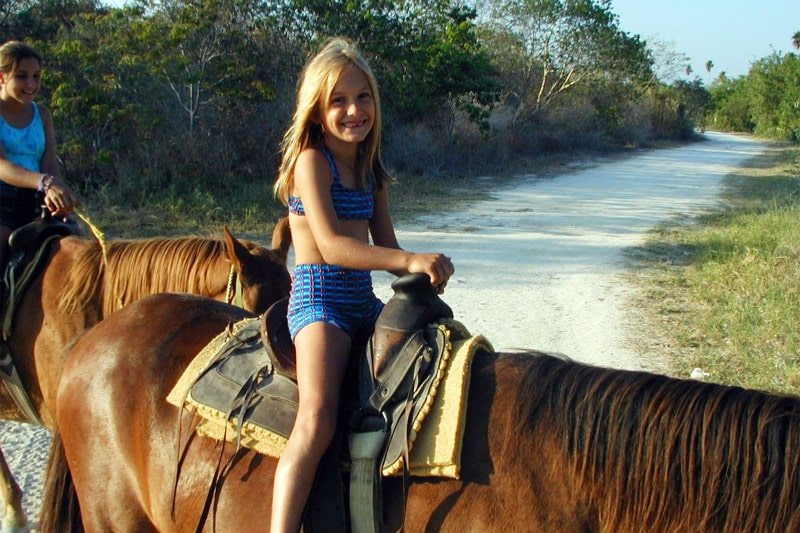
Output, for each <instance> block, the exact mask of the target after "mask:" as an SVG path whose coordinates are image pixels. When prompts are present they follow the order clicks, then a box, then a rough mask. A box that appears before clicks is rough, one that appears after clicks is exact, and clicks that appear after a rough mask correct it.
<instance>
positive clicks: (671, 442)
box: [517, 356, 800, 531]
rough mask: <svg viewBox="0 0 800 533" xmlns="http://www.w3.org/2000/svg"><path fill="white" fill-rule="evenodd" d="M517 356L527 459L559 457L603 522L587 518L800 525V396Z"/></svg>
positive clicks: (660, 526) (762, 527)
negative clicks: (521, 371) (522, 369)
mask: <svg viewBox="0 0 800 533" xmlns="http://www.w3.org/2000/svg"><path fill="white" fill-rule="evenodd" d="M520 364H521V365H523V366H526V367H527V369H526V371H525V375H524V378H523V379H522V381H521V385H520V389H519V391H520V394H519V398H520V399H522V401H521V402H520V408H518V410H517V413H518V414H519V419H520V424H521V428H518V429H521V433H522V435H523V436H522V437H521V445H520V446H519V447H518V448H519V449H526V450H528V454H527V457H526V456H525V455H524V452H523V455H521V456H520V460H521V461H522V462H523V463H525V464H527V465H529V466H528V468H529V469H535V468H538V469H541V470H544V469H546V468H547V464H557V465H559V467H558V468H559V469H560V470H561V472H560V477H555V478H554V479H556V480H561V482H563V483H565V484H567V485H569V487H566V488H568V489H569V490H571V491H572V492H573V494H574V495H575V496H574V497H575V500H576V501H575V502H573V505H574V506H576V508H577V509H578V512H583V513H584V514H585V515H586V516H587V517H595V518H594V520H595V521H596V522H600V523H593V524H592V523H590V524H588V526H589V529H596V530H605V531H633V530H637V529H639V528H640V526H641V524H648V529H649V530H653V531H681V530H686V531H689V530H700V531H704V530H713V531H766V530H776V531H777V530H780V531H789V530H797V528H798V526H800V516H798V513H797V512H796V509H798V508H800V465H798V462H797V457H798V454H800V399H798V398H794V397H783V396H775V395H769V394H765V393H762V392H758V391H749V390H745V389H741V388H736V387H725V386H721V385H715V384H709V383H700V382H696V381H689V380H678V379H672V378H668V377H666V376H659V375H655V374H648V373H644V372H629V371H622V370H610V369H602V368H595V367H590V366H586V365H580V364H577V363H572V362H565V361H560V360H557V359H555V358H552V357H542V356H538V357H529V360H528V361H526V362H524V363H520ZM531 450H536V452H535V453H533V454H531V453H529V452H530V451H531ZM543 462H544V463H545V464H542V463H543ZM554 474H556V472H553V473H551V474H549V475H554Z"/></svg>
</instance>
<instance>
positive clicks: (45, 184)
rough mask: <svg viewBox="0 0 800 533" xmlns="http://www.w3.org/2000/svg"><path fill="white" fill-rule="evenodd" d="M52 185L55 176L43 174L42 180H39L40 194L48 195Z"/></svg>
mask: <svg viewBox="0 0 800 533" xmlns="http://www.w3.org/2000/svg"><path fill="white" fill-rule="evenodd" d="M51 183H53V176H51V175H50V174H42V179H40V180H39V192H43V193H47V190H48V189H50V184H51Z"/></svg>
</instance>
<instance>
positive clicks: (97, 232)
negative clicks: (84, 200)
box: [75, 209, 124, 309]
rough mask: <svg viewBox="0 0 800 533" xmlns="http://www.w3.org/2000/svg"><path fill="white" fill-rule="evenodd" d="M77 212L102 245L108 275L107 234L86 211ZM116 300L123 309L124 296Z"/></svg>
mask: <svg viewBox="0 0 800 533" xmlns="http://www.w3.org/2000/svg"><path fill="white" fill-rule="evenodd" d="M75 214H76V215H78V218H80V219H81V220H82V221H83V222H84V224H86V225H87V226H89V229H90V230H91V231H92V235H93V236H94V238H95V239H97V243H98V244H99V245H100V252H101V253H102V254H103V270H104V271H105V273H104V275H103V276H104V277H105V276H107V275H108V246H107V245H106V236H105V234H104V233H103V232H102V231H101V230H100V228H98V227H97V226H95V225H94V223H93V222H92V220H91V219H90V218H89V215H87V214H86V213H84V212H83V211H82V210H80V209H76V210H75ZM116 300H117V307H118V308H119V309H122V307H124V306H123V304H122V298H120V297H119V295H116Z"/></svg>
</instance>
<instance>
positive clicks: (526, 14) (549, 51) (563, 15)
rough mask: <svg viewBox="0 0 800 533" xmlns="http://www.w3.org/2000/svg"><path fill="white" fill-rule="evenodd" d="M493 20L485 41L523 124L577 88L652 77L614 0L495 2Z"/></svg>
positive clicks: (643, 53)
mask: <svg viewBox="0 0 800 533" xmlns="http://www.w3.org/2000/svg"><path fill="white" fill-rule="evenodd" d="M491 15H492V22H491V23H489V24H488V27H489V31H487V33H486V37H487V38H488V39H490V42H491V43H495V44H497V45H498V46H494V47H493V48H494V50H493V58H494V59H495V61H497V63H498V67H499V68H500V70H501V71H505V78H506V80H507V84H506V89H507V90H508V91H509V93H510V94H511V95H513V97H514V101H515V105H516V108H517V109H516V121H517V122H518V123H523V122H526V121H527V120H529V119H530V118H531V117H532V116H533V115H535V114H536V113H538V112H540V111H541V110H542V109H544V108H545V107H547V106H548V105H550V104H551V102H553V101H554V100H555V99H556V98H559V97H561V96H562V95H563V94H565V93H567V92H568V91H571V90H575V89H576V88H580V87H582V86H587V85H591V84H593V83H596V82H598V81H601V80H608V79H612V80H615V81H616V82H617V83H621V84H624V83H628V82H641V81H643V80H646V79H649V78H650V77H651V68H652V58H651V57H650V53H649V52H648V50H647V48H646V46H645V43H644V42H642V41H641V40H640V39H639V37H638V36H635V35H634V36H632V35H629V34H627V33H625V32H624V31H622V30H621V29H620V28H619V24H618V20H617V16H616V15H615V14H614V13H613V12H612V10H611V3H610V1H609V0H535V1H528V0H496V1H495V2H493V3H492V9H491ZM502 45H505V46H502Z"/></svg>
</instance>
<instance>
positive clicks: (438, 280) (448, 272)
mask: <svg viewBox="0 0 800 533" xmlns="http://www.w3.org/2000/svg"><path fill="white" fill-rule="evenodd" d="M408 271H409V273H415V272H420V273H423V274H427V275H428V276H429V277H430V278H431V284H432V285H433V286H434V287H436V290H437V291H438V292H439V293H440V294H441V293H442V291H444V288H445V286H446V285H447V280H448V279H450V276H452V275H453V272H454V271H455V269H454V268H453V262H452V261H451V260H450V258H449V257H447V256H446V255H444V254H413V255H412V256H411V261H410V262H409V263H408Z"/></svg>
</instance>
